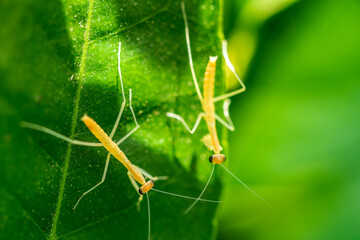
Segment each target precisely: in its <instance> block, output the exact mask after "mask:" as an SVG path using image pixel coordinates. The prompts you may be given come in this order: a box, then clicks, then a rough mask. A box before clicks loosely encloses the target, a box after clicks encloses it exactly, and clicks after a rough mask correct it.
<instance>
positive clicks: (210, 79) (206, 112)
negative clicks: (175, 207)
mask: <svg viewBox="0 0 360 240" xmlns="http://www.w3.org/2000/svg"><path fill="white" fill-rule="evenodd" d="M181 10H182V15H183V19H184V25H185V38H186V46H187V52H188V56H189V66H190V70H191V74H192V78H193V82H194V85H195V89H196V93H197V95H198V97H199V100H200V103H201V106H202V110H203V112H201V113H200V114H199V115H198V117H197V119H196V121H195V124H194V126H193V128H192V129H190V127H189V126H188V125H187V124H186V122H185V120H184V119H183V118H182V117H181V116H179V115H177V114H175V113H172V112H168V113H167V114H166V115H167V116H168V117H170V118H174V119H177V120H178V121H180V122H181V123H182V124H183V125H184V126H185V128H186V129H187V130H188V131H189V132H190V133H191V134H194V133H195V131H196V129H197V127H198V126H199V123H200V121H201V119H203V118H204V120H205V122H206V125H207V128H208V130H209V134H207V135H205V136H204V137H203V138H202V142H203V143H204V144H205V146H206V147H207V148H208V149H209V150H210V151H213V152H214V154H212V155H211V156H210V158H209V161H210V162H211V163H212V164H213V168H212V170H211V173H210V176H209V179H208V181H207V183H206V185H205V187H204V189H203V190H202V192H201V193H200V195H199V197H198V199H200V198H201V197H202V195H203V194H204V192H205V190H206V188H207V186H208V185H209V183H210V180H211V177H212V175H213V173H214V169H215V165H216V164H219V165H220V166H222V167H223V168H224V169H225V170H226V171H227V172H228V173H229V174H230V175H232V176H233V177H234V178H235V179H236V180H237V181H238V182H240V183H241V184H242V185H243V186H244V187H245V188H247V189H248V190H249V191H250V192H252V193H253V194H254V195H255V196H256V197H258V198H259V199H260V200H262V201H263V202H264V203H265V204H267V205H268V206H269V204H268V203H267V202H266V201H265V200H264V199H263V198H262V197H260V196H259V195H258V194H257V193H256V192H254V191H253V190H252V189H251V188H249V187H248V186H247V185H246V184H245V183H244V182H243V181H241V180H240V179H239V178H238V177H236V176H235V175H234V174H233V173H232V172H230V170H229V169H227V168H226V167H225V166H224V165H223V164H222V163H223V162H224V161H225V160H226V156H225V155H224V154H221V151H222V147H221V145H220V141H219V138H218V135H217V132H216V121H218V122H220V123H221V124H222V125H224V126H225V127H226V128H228V129H229V130H230V131H234V130H235V128H234V125H233V123H232V121H231V118H230V114H229V105H230V99H229V97H231V96H234V95H237V94H240V93H242V92H244V91H245V89H246V88H245V85H244V83H243V82H242V80H241V79H240V77H239V76H238V75H237V74H236V71H235V68H234V67H233V65H232V64H231V62H230V60H229V57H228V54H227V42H226V41H223V56H224V59H225V62H226V64H227V66H228V67H229V69H230V70H231V71H232V72H233V73H234V75H235V77H236V78H237V80H238V81H239V83H240V85H241V88H240V89H238V90H235V91H233V92H230V93H227V94H224V95H221V96H217V97H214V87H215V69H216V60H217V56H214V57H210V59H209V62H208V64H207V66H206V70H205V77H204V85H203V94H202V93H201V91H200V88H199V84H198V82H197V79H196V75H195V70H194V66H193V60H192V55H191V47H190V36H189V24H188V21H187V15H186V11H185V4H184V2H181ZM222 100H225V101H224V104H223V112H224V116H225V118H226V121H224V120H223V119H221V117H220V116H218V115H217V114H216V113H215V103H216V102H219V101H222ZM198 199H196V200H195V201H194V202H193V203H192V204H191V205H190V206H189V208H188V209H187V210H186V211H185V213H188V212H189V211H190V210H191V209H192V208H193V207H194V206H195V204H196V203H197V202H198Z"/></svg>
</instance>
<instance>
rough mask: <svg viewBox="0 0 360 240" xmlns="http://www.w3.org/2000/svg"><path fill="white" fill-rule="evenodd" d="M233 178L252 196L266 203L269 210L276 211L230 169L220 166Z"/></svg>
mask: <svg viewBox="0 0 360 240" xmlns="http://www.w3.org/2000/svg"><path fill="white" fill-rule="evenodd" d="M220 166H222V167H223V168H224V169H225V170H226V171H227V172H228V173H229V174H230V175H231V176H233V177H234V178H235V179H236V180H237V181H238V182H239V183H240V184H241V185H243V186H244V187H245V188H246V189H247V190H249V191H250V192H251V193H252V194H254V195H255V196H256V197H257V198H258V199H260V200H261V201H262V202H263V203H265V204H266V205H267V206H268V207H269V208H271V209H274V208H273V207H272V206H271V205H270V203H268V202H267V201H266V200H265V199H263V198H262V197H260V195H259V194H257V193H256V192H255V191H254V190H252V189H251V188H250V187H249V186H248V185H246V184H245V183H244V182H243V181H241V180H240V179H239V178H238V177H237V176H235V174H233V173H232V172H230V170H229V169H227V168H226V167H225V166H224V165H223V164H220Z"/></svg>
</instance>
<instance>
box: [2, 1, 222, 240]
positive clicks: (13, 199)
mask: <svg viewBox="0 0 360 240" xmlns="http://www.w3.org/2000/svg"><path fill="white" fill-rule="evenodd" d="M1 5H2V6H1V8H0V9H1V10H0V19H1V20H2V21H1V22H2V29H1V32H0V36H1V39H2V42H1V46H0V52H1V55H0V77H1V82H0V155H1V160H0V169H1V175H0V238H1V239H103V240H104V239H146V238H147V212H146V202H143V203H142V205H141V212H137V211H136V201H137V198H138V195H137V193H136V192H135V191H134V189H133V188H132V186H131V184H130V182H129V179H128V178H127V176H126V171H125V168H124V167H123V166H122V165H121V164H120V163H119V162H118V161H114V159H112V160H111V162H110V166H109V171H108V175H107V178H106V181H105V183H104V184H103V185H101V186H100V187H98V188H97V189H96V190H95V191H93V192H92V193H90V194H89V195H87V196H86V197H85V198H84V199H83V200H82V202H81V203H80V204H79V206H78V208H77V209H76V211H73V210H72V207H73V206H74V204H75V203H76V201H77V199H78V198H79V197H80V196H81V194H82V193H83V192H84V191H86V190H87V189H89V188H90V187H92V186H93V185H95V184H96V183H97V182H99V181H100V179H101V176H102V172H103V167H104V163H105V157H106V151H105V150H104V149H103V148H89V147H82V146H71V145H69V144H67V143H65V142H63V141H61V140H59V139H55V138H54V137H52V136H49V135H47V134H44V133H40V132H37V131H32V130H28V129H22V128H20V127H19V122H20V121H22V120H25V121H28V122H33V123H37V124H40V125H43V126H46V127H49V128H51V129H53V130H55V131H57V132H59V133H61V134H64V135H66V136H70V137H72V138H75V139H80V140H85V141H95V138H94V137H93V136H92V135H91V133H90V132H89V131H88V130H87V129H86V127H85V126H84V125H83V124H82V123H81V122H80V117H81V116H82V115H83V114H84V113H87V114H88V115H89V116H91V117H92V118H94V119H95V120H96V121H97V122H98V123H99V125H100V126H102V127H103V128H104V129H105V131H106V132H109V131H110V130H111V128H112V125H113V124H114V121H115V118H116V116H117V114H118V111H119V108H120V104H121V102H122V95H121V90H120V86H119V79H118V73H117V68H116V67H117V48H118V42H119V41H121V42H122V57H121V65H122V74H123V79H124V85H125V89H126V97H128V89H130V88H131V89H132V90H133V107H134V109H135V113H136V115H137V117H138V122H139V124H140V125H141V128H140V129H139V130H138V131H137V132H136V133H134V134H133V135H132V136H131V137H130V138H129V139H127V140H126V141H125V142H124V143H123V144H121V146H120V147H121V149H122V150H123V151H124V152H125V153H126V154H127V156H128V158H129V159H130V160H131V161H133V162H134V163H135V164H137V165H139V166H140V167H142V168H144V169H146V170H147V171H149V172H150V173H151V174H153V175H158V176H159V175H168V176H169V177H170V179H169V180H168V181H159V182H157V183H156V188H158V189H162V190H166V191H171V192H176V193H180V194H185V195H191V196H197V194H198V193H199V192H200V190H201V189H202V187H203V185H204V179H206V177H207V176H208V174H209V172H210V169H211V165H210V164H209V163H208V162H207V158H208V155H209V152H208V151H207V150H206V149H205V147H204V146H203V144H202V143H200V139H201V137H202V135H203V134H204V133H205V132H206V128H205V126H204V125H203V126H202V127H201V128H200V129H199V132H198V133H197V134H196V135H195V136H190V134H188V133H187V132H186V131H185V130H184V128H183V126H180V125H179V124H178V123H176V122H174V121H173V120H170V119H168V118H167V117H165V113H166V112H167V111H170V110H173V111H174V112H176V113H178V114H180V115H182V116H184V118H185V119H187V120H188V122H189V123H190V124H191V123H192V122H194V119H195V118H196V114H197V113H198V112H199V111H200V105H199V102H198V100H197V98H196V95H195V89H194V86H193V84H192V80H191V75H190V70H189V67H188V58H187V52H186V45H185V36H184V25H183V19H182V15H181V10H180V2H178V1H162V0H160V1H138V2H135V1H113V0H111V1H100V0H90V1H84V0H82V1H71V0H64V1H44V0H35V1H34V0H32V1H10V0H5V1H2V3H1ZM186 7H187V13H188V17H189V24H190V36H191V41H192V49H193V56H194V64H195V69H196V72H197V76H199V79H201V77H200V76H202V75H203V72H204V69H205V66H206V62H207V60H208V56H210V55H220V54H221V51H220V47H221V46H220V37H221V36H220V34H219V32H220V31H219V22H220V21H219V18H220V17H219V16H220V14H219V12H220V9H221V4H220V3H219V2H218V1H215V2H211V3H210V2H209V1H205V0H204V1H196V2H194V1H188V2H187V3H186ZM218 65H220V66H221V65H222V62H221V60H219V62H218ZM222 75H223V71H222V68H221V67H219V68H218V70H217V84H218V89H219V92H221V89H222V87H221V86H222V81H221V79H223V78H222ZM133 127H134V122H133V120H132V118H131V113H130V111H129V108H126V110H125V112H124V115H123V118H122V119H121V123H120V126H119V128H118V131H117V133H116V135H115V137H114V138H115V139H120V138H121V137H122V136H124V135H125V134H126V133H128V132H129V131H130V130H131V129H132V128H133ZM224 144H225V143H224ZM220 189H221V181H220V178H219V177H218V176H216V177H215V179H214V181H213V182H212V184H211V186H210V187H209V190H208V191H207V193H206V194H205V196H204V197H206V198H208V199H217V198H218V197H219V194H220ZM150 201H151V212H152V238H153V239H167V240H169V239H211V238H213V237H214V233H215V230H214V229H216V228H214V226H215V221H214V216H215V212H216V208H217V206H216V205H214V204H209V203H199V204H198V205H197V206H196V207H195V208H194V209H193V210H192V212H190V213H189V214H188V215H184V214H183V212H184V210H185V209H186V207H187V206H189V204H190V203H191V201H188V200H184V199H178V198H174V197H170V196H166V195H161V194H159V193H155V192H151V193H150Z"/></svg>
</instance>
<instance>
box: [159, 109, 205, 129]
mask: <svg viewBox="0 0 360 240" xmlns="http://www.w3.org/2000/svg"><path fill="white" fill-rule="evenodd" d="M166 116H167V117H171V118H175V119H177V120H179V121H180V122H181V123H182V124H183V125H184V126H185V128H186V129H187V130H188V131H189V132H190V133H191V134H194V132H195V131H196V129H197V127H198V126H199V123H200V121H201V119H202V117H204V116H205V113H200V114H199V116H198V117H197V119H196V122H195V124H194V127H193V128H192V129H190V128H189V126H188V125H187V124H186V122H185V120H184V119H183V118H182V117H180V116H179V115H177V114H175V113H171V112H167V113H166Z"/></svg>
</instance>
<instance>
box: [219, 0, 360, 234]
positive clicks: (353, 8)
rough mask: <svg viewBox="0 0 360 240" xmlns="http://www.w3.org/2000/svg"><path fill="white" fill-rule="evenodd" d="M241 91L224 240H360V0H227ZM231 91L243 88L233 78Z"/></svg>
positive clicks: (235, 103) (235, 104) (222, 221)
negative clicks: (245, 187)
mask: <svg viewBox="0 0 360 240" xmlns="http://www.w3.org/2000/svg"><path fill="white" fill-rule="evenodd" d="M224 10H225V11H224V32H225V36H226V38H228V39H229V51H230V52H229V55H230V58H231V59H232V61H233V64H234V66H235V68H236V69H237V70H238V71H239V72H240V75H241V76H242V77H243V79H244V80H245V83H246V85H247V87H248V89H247V92H246V93H244V94H242V95H238V96H236V97H233V98H232V106H231V109H230V111H231V114H232V117H233V121H234V124H235V126H236V131H235V132H233V133H230V139H229V142H230V153H231V154H230V155H231V156H230V158H229V159H230V161H229V163H228V165H229V168H230V169H231V170H232V171H233V172H234V173H235V174H236V175H237V176H239V177H240V178H241V179H242V180H243V181H245V182H246V183H247V184H248V185H249V186H251V187H252V188H253V189H254V190H255V191H257V192H258V193H259V194H260V195H261V196H262V197H264V198H265V199H266V200H268V201H269V202H270V203H271V204H272V205H273V207H274V208H275V210H270V209H268V208H267V207H266V206H265V205H264V204H263V203H262V202H261V201H259V200H258V199H256V198H255V197H254V196H253V195H252V194H251V193H250V192H248V191H247V190H246V189H244V188H243V187H242V186H241V185H240V184H238V183H237V182H236V181H235V180H234V179H232V178H231V177H228V179H227V181H228V185H227V187H226V189H225V197H224V198H225V203H224V205H223V206H222V211H220V215H221V216H220V218H219V234H218V239H219V240H233V239H247V240H249V239H250V240H252V239H360V190H359V188H360V174H359V170H360V161H359V160H360V159H359V158H360V128H359V119H360V110H359V109H360V108H359V104H360V16H359V13H360V1H356V0H354V1H351V0H346V1H331V0H330V1H298V2H296V1H285V0H249V1H240V0H239V1H225V7H224ZM228 79H229V81H228V84H229V88H234V87H236V82H235V81H234V78H233V77H232V76H231V75H229V77H228Z"/></svg>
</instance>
